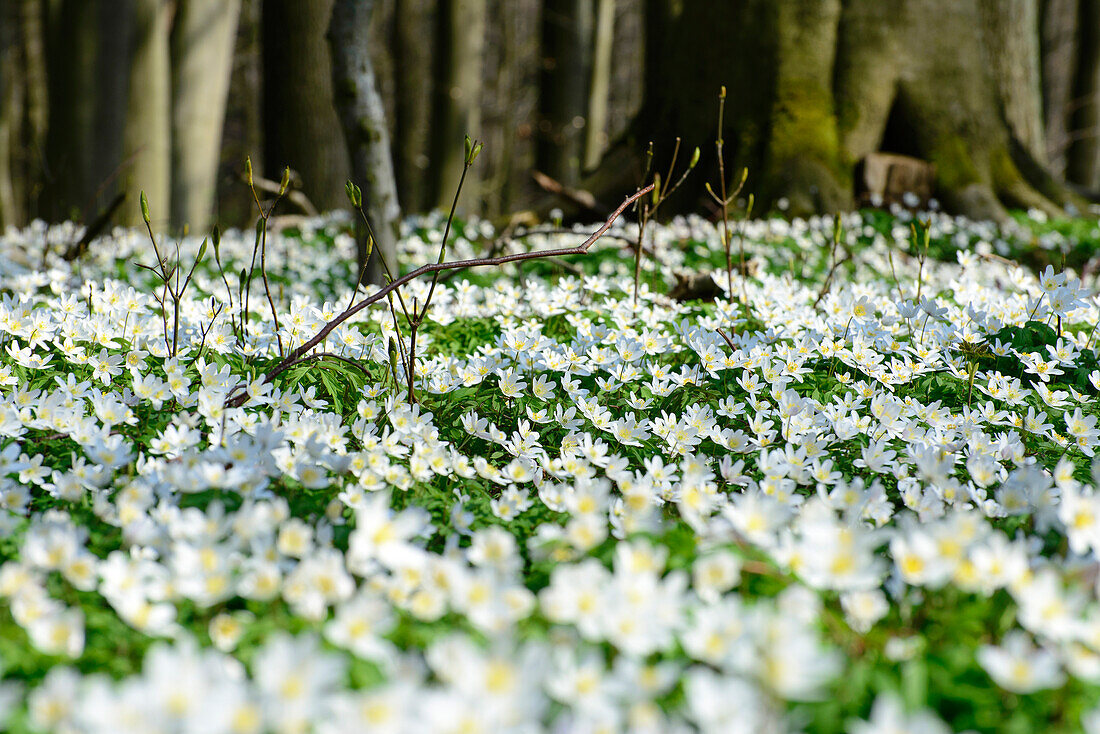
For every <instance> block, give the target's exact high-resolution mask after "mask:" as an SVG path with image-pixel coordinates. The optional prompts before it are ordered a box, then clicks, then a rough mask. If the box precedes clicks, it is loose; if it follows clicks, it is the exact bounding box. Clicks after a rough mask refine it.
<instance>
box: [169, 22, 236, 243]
mask: <svg viewBox="0 0 1100 734" xmlns="http://www.w3.org/2000/svg"><path fill="white" fill-rule="evenodd" d="M240 9H241V0H179V6H178V10H177V15H176V19H175V23H174V27H173V28H172V39H171V50H172V224H173V226H175V227H184V226H189V227H190V229H191V230H192V231H196V232H198V231H203V230H205V229H206V228H207V227H209V226H210V224H211V221H212V218H213V214H214V204H215V192H216V188H217V176H218V161H219V159H220V151H221V140H222V125H223V123H224V121H225V105H226V94H227V93H228V90H229V76H230V72H231V70H232V63H233V49H234V48H235V46H236V44H235V41H236V34H237V21H238V18H239V16H240Z"/></svg>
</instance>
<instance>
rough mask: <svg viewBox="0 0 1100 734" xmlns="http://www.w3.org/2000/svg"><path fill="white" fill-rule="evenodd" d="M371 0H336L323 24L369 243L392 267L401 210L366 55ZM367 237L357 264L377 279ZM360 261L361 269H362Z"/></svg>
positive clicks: (377, 269)
mask: <svg viewBox="0 0 1100 734" xmlns="http://www.w3.org/2000/svg"><path fill="white" fill-rule="evenodd" d="M374 5H375V3H374V0H336V2H335V4H334V5H333V8H332V20H331V22H330V23H329V28H328V40H329V44H330V46H331V49H332V80H333V81H332V85H333V91H334V98H335V102H336V109H337V111H338V112H339V115H340V122H341V125H342V126H343V129H344V140H345V142H346V144H347V147H348V153H349V157H350V158H351V170H352V178H353V179H354V180H355V181H356V182H357V183H358V184H359V185H360V186H361V187H362V189H363V205H364V208H365V210H366V214H367V218H368V219H369V220H370V223H371V228H372V229H373V231H374V248H375V250H376V251H377V252H378V253H384V254H385V257H386V261H387V262H388V263H389V265H390V267H391V268H393V269H395V270H396V268H397V227H398V220H399V218H400V216H401V209H400V207H399V206H398V203H397V188H396V183H395V182H394V177H393V162H392V160H391V158H390V139H389V131H388V129H387V128H386V117H385V111H384V108H383V105H382V98H381V97H380V96H379V94H378V88H377V86H376V83H375V79H374V67H373V66H372V64H371V57H370V43H369V40H370V36H369V34H370V20H371V13H372V12H373V10H374ZM366 245H367V243H366V239H365V237H363V236H361V237H360V238H359V257H358V262H359V269H360V272H362V273H364V280H365V281H367V282H371V283H381V282H382V273H383V271H382V267H381V264H380V263H379V259H378V255H377V254H375V255H373V257H371V258H370V262H369V263H368V262H367V250H366ZM364 266H366V267H365V269H364Z"/></svg>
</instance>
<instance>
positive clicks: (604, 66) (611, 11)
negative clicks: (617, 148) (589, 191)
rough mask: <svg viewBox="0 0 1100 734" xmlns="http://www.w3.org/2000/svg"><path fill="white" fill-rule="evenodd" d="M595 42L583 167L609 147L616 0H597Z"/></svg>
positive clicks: (597, 159) (592, 163)
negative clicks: (609, 106)
mask: <svg viewBox="0 0 1100 734" xmlns="http://www.w3.org/2000/svg"><path fill="white" fill-rule="evenodd" d="M593 32H594V34H595V35H594V40H593V43H592V49H593V51H592V81H591V84H590V86H589V89H588V115H587V121H586V123H585V140H584V168H585V170H590V169H592V168H595V167H596V165H597V164H598V163H599V162H600V156H601V155H603V151H604V149H605V148H606V147H607V108H608V105H609V104H610V102H611V51H612V49H613V48H614V45H615V0H596V26H595V29H594V31H593Z"/></svg>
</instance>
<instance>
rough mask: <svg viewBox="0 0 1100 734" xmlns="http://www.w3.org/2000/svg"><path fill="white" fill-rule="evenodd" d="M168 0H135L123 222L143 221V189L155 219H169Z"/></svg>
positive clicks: (170, 97)
mask: <svg viewBox="0 0 1100 734" xmlns="http://www.w3.org/2000/svg"><path fill="white" fill-rule="evenodd" d="M171 25H172V4H171V3H170V2H168V1H167V0H135V1H134V24H133V37H132V39H131V43H130V79H129V94H128V101H127V106H126V123H125V134H124V135H123V158H124V160H125V161H126V164H125V173H124V175H123V178H124V181H125V182H126V183H125V187H124V188H125V189H126V190H127V191H128V192H129V193H130V197H129V201H128V202H127V206H126V208H125V209H124V210H123V212H122V216H121V221H122V223H123V224H125V225H128V226H136V225H138V224H140V223H141V208H140V205H139V201H138V199H139V197H138V192H139V191H144V192H145V195H146V197H147V198H148V200H149V208H150V212H151V213H152V214H153V217H154V219H155V220H156V222H157V224H158V225H160V226H163V225H164V224H166V223H167V222H168V219H169V216H170V213H171V206H172V198H171V195H172V173H171V172H172V70H171V58H170V51H169V34H170V31H171Z"/></svg>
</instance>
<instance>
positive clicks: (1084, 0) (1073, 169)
mask: <svg viewBox="0 0 1100 734" xmlns="http://www.w3.org/2000/svg"><path fill="white" fill-rule="evenodd" d="M1080 2H1081V5H1080V8H1079V11H1078V13H1079V14H1078V19H1077V33H1078V36H1077V72H1076V75H1075V80H1074V84H1073V100H1072V105H1073V113H1072V114H1071V115H1070V123H1069V134H1070V138H1071V141H1072V142H1071V143H1070V146H1069V149H1068V150H1067V151H1066V178H1067V179H1068V180H1069V181H1071V182H1073V183H1075V184H1077V185H1079V186H1081V187H1082V188H1084V189H1086V190H1089V191H1092V192H1097V191H1100V0H1080Z"/></svg>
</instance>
